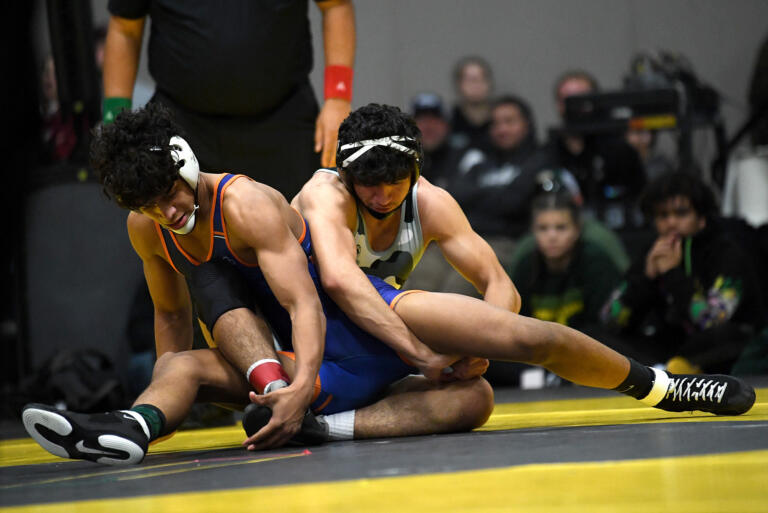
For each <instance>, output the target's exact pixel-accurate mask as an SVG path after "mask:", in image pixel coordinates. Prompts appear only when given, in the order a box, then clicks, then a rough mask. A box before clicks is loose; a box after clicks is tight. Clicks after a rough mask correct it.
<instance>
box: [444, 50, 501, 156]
mask: <svg viewBox="0 0 768 513" xmlns="http://www.w3.org/2000/svg"><path fill="white" fill-rule="evenodd" d="M453 85H454V88H455V90H456V95H457V97H458V100H457V102H456V105H455V106H454V107H453V111H452V112H451V139H452V141H453V145H454V146H472V147H475V148H482V149H486V148H488V147H489V140H488V127H489V126H490V124H491V119H490V118H491V95H492V94H493V71H492V70H491V65H490V64H488V62H487V61H486V60H485V59H483V58H482V57H477V56H470V57H464V58H463V59H461V60H459V62H457V63H456V65H455V66H454V70H453Z"/></svg>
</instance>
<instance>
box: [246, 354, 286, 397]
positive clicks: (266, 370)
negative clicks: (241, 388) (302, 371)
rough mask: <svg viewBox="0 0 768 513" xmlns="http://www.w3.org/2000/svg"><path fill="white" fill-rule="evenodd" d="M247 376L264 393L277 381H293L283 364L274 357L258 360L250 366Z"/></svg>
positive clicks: (252, 384)
mask: <svg viewBox="0 0 768 513" xmlns="http://www.w3.org/2000/svg"><path fill="white" fill-rule="evenodd" d="M245 377H246V379H247V380H248V382H249V383H250V384H251V386H253V388H255V389H256V391H257V392H258V393H260V394H263V393H264V390H265V389H267V388H268V387H269V385H270V384H271V383H273V382H275V381H284V382H285V383H286V384H287V383H290V382H291V380H290V378H289V377H288V375H287V374H286V373H285V371H284V370H283V366H282V365H280V362H279V361H277V360H275V359H274V358H264V359H261V360H259V361H257V362H256V363H254V364H253V365H251V366H250V367H248V372H246V374H245Z"/></svg>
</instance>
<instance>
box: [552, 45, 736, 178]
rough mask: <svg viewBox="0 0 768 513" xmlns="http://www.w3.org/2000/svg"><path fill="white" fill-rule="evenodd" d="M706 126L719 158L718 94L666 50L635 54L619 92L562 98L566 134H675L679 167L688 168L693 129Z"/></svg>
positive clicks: (721, 138)
mask: <svg viewBox="0 0 768 513" xmlns="http://www.w3.org/2000/svg"><path fill="white" fill-rule="evenodd" d="M709 127H711V128H712V129H713V130H714V135H715V140H716V145H717V150H718V154H722V153H723V150H724V148H725V145H726V138H725V128H724V125H723V122H722V119H721V116H720V96H719V94H718V93H717V91H715V90H714V89H713V88H712V87H710V86H709V85H706V84H704V83H702V82H701V81H700V80H699V79H698V78H697V77H696V74H695V73H694V72H693V69H692V67H691V65H690V63H689V62H688V60H687V59H686V58H685V57H683V56H681V55H679V54H673V53H671V52H659V53H658V56H653V55H651V54H648V53H641V54H638V55H636V56H635V57H634V58H633V59H632V62H631V63H630V71H629V73H628V75H627V76H626V77H625V79H624V87H623V88H622V89H621V90H618V91H608V92H601V93H593V94H587V95H579V96H570V97H568V98H566V99H565V127H564V130H565V131H566V132H568V133H572V134H579V135H596V136H599V135H603V134H604V135H609V134H620V133H624V132H626V131H627V130H630V129H637V130H651V131H658V130H676V133H677V139H678V158H679V161H680V164H681V166H684V167H691V166H692V165H694V159H693V149H692V133H693V130H694V129H696V128H709ZM713 178H714V179H715V180H716V181H717V182H718V183H722V178H723V176H722V169H713Z"/></svg>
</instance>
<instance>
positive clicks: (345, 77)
mask: <svg viewBox="0 0 768 513" xmlns="http://www.w3.org/2000/svg"><path fill="white" fill-rule="evenodd" d="M329 98H340V99H342V100H347V101H348V102H351V101H352V68H350V67H349V66H340V65H331V66H326V67H325V99H326V100H327V99H329Z"/></svg>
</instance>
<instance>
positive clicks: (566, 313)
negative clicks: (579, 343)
mask: <svg viewBox="0 0 768 513" xmlns="http://www.w3.org/2000/svg"><path fill="white" fill-rule="evenodd" d="M531 230H532V232H533V236H534V239H535V241H536V246H535V248H534V249H533V250H532V251H530V252H528V253H527V254H526V255H524V256H523V257H522V259H521V261H520V263H519V264H518V265H517V266H516V268H515V269H514V271H513V273H512V281H513V282H514V283H515V284H516V286H517V287H518V291H519V292H520V295H521V296H522V297H523V298H524V301H523V306H522V309H521V310H520V313H521V314H523V315H528V316H531V317H536V318H537V319H541V320H544V321H553V322H558V323H560V324H565V325H566V326H571V327H573V328H576V329H579V330H581V331H584V330H585V329H589V328H592V327H594V326H595V325H596V324H598V323H599V322H600V315H599V314H600V309H601V308H602V306H603V305H604V304H605V301H606V300H607V299H608V295H609V294H610V293H611V291H612V290H613V288H614V287H615V286H616V285H617V284H618V282H619V280H620V279H621V270H620V268H619V267H618V266H617V264H616V262H615V261H614V260H613V258H612V257H611V256H610V255H609V254H608V252H606V251H605V250H604V249H603V247H602V246H601V245H599V244H597V243H595V242H594V241H592V240H588V239H586V238H584V237H582V220H581V210H580V208H579V207H578V206H577V205H576V203H575V202H574V200H573V197H572V196H571V195H570V194H568V193H565V192H557V193H548V194H542V195H539V196H537V197H536V198H535V199H534V201H533V203H532V207H531Z"/></svg>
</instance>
